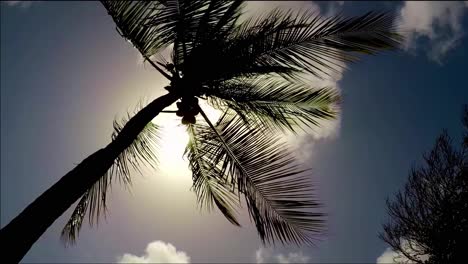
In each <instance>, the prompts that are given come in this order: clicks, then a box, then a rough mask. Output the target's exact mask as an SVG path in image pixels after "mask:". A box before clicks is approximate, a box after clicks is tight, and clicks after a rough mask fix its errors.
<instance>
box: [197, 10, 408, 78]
mask: <svg viewBox="0 0 468 264" xmlns="http://www.w3.org/2000/svg"><path fill="white" fill-rule="evenodd" d="M393 22H394V16H393V15H392V14H390V13H374V12H369V13H367V14H366V15H363V16H358V17H351V18H344V17H343V16H341V15H338V16H333V17H330V18H321V17H320V16H318V15H316V14H314V13H312V12H310V11H301V12H297V13H294V12H292V11H281V10H274V11H272V12H271V13H269V14H267V15H265V16H262V17H259V18H256V19H254V18H252V19H249V20H247V21H245V22H243V23H242V24H241V25H239V26H238V27H236V30H235V32H233V34H231V35H230V36H229V39H228V40H226V41H225V47H224V48H223V49H222V50H221V51H220V52H216V56H212V57H210V58H207V59H205V60H204V62H205V63H204V65H206V66H207V67H204V68H203V69H204V71H205V72H206V73H205V75H207V77H205V78H206V79H219V77H218V75H219V73H223V74H224V75H225V76H230V77H238V76H239V75H238V74H237V73H236V71H238V70H239V69H245V68H247V69H248V68H251V67H253V66H254V65H255V66H257V67H259V66H275V67H280V66H282V67H285V68H288V69H290V71H292V72H309V73H311V74H313V75H315V76H318V77H323V75H329V74H330V71H332V72H333V71H338V70H340V69H341V68H343V67H344V63H343V62H353V61H356V60H357V59H358V57H357V56H356V55H357V54H359V53H364V54H375V53H377V52H378V51H382V50H391V49H396V48H398V47H399V46H400V44H401V41H402V37H401V35H399V34H398V33H397V32H396V29H395V27H394V23H393ZM205 57H206V56H205ZM219 67H221V68H219ZM228 72H230V74H227V73H228ZM286 76H287V77H294V76H292V75H291V72H288V73H287V75H286ZM224 80H226V78H224Z"/></svg>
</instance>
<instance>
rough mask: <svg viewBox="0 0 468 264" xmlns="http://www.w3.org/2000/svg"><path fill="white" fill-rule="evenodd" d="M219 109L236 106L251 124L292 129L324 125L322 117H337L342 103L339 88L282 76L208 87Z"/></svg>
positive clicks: (240, 80) (241, 115) (210, 99)
mask: <svg viewBox="0 0 468 264" xmlns="http://www.w3.org/2000/svg"><path fill="white" fill-rule="evenodd" d="M206 95H208V96H209V102H210V103H211V105H212V106H214V107H215V108H217V109H225V108H226V107H228V108H230V109H232V110H234V111H235V112H236V113H237V114H238V115H239V116H240V117H242V119H243V120H244V121H245V122H246V123H247V124H248V123H251V122H254V123H256V124H255V125H262V126H264V127H266V128H270V129H280V130H281V131H284V130H289V131H292V132H295V131H296V129H297V128H303V129H304V128H311V127H314V126H315V127H318V126H320V122H319V121H320V120H330V119H334V118H335V117H336V115H337V107H338V105H339V103H340V95H339V93H338V91H337V90H336V89H335V88H332V87H322V88H311V87H309V86H308V85H307V84H305V83H302V82H298V81H296V82H291V81H289V80H285V79H282V78H272V77H271V76H269V77H263V78H254V79H247V78H242V79H235V80H232V81H228V82H223V83H221V84H220V85H218V86H217V87H212V88H211V89H206Z"/></svg>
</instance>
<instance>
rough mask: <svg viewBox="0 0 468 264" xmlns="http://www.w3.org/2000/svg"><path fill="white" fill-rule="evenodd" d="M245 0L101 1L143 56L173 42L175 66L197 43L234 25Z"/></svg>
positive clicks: (122, 32)
mask: <svg viewBox="0 0 468 264" xmlns="http://www.w3.org/2000/svg"><path fill="white" fill-rule="evenodd" d="M242 2H243V1H234V2H233V1H226V0H222V1H207V0H166V1H162V0H160V1H101V3H102V4H103V6H104V7H105V8H106V10H107V11H108V13H109V15H110V16H111V17H112V18H113V20H114V22H115V23H116V25H117V29H118V31H119V33H120V34H121V35H122V37H124V38H126V39H127V40H129V41H130V42H131V43H132V44H133V45H134V46H135V48H137V49H138V50H139V51H140V52H141V54H142V55H143V57H144V58H146V59H149V58H150V57H151V56H152V55H155V54H156V53H157V52H158V51H160V50H161V49H163V48H165V47H167V46H169V45H170V44H174V48H173V50H174V52H173V62H174V64H175V65H176V66H179V65H181V64H182V63H183V60H184V59H185V57H186V56H187V55H188V54H190V52H191V49H192V48H193V47H195V46H196V44H199V43H202V42H203V40H205V39H208V38H210V37H212V35H213V34H214V35H216V34H220V33H221V32H224V31H225V30H226V29H231V28H232V27H233V25H234V21H235V20H236V19H237V17H238V16H239V14H237V13H239V10H240V8H241V4H242ZM214 29H217V30H214ZM208 33H209V34H208Z"/></svg>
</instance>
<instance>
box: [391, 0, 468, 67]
mask: <svg viewBox="0 0 468 264" xmlns="http://www.w3.org/2000/svg"><path fill="white" fill-rule="evenodd" d="M467 10H468V1H465V2H462V1H438V2H436V1H434V2H432V1H421V2H419V1H406V2H405V3H404V4H403V6H402V8H401V9H400V12H399V17H398V19H397V22H398V25H399V26H400V27H401V29H402V30H403V31H404V32H405V34H406V36H407V39H406V43H405V46H404V48H405V49H406V50H407V51H410V52H415V51H416V50H418V49H420V48H423V49H424V50H425V51H426V53H427V56H428V57H429V59H430V60H433V61H435V62H437V63H439V64H442V61H443V59H444V57H445V56H446V55H447V53H448V52H449V51H451V50H453V49H454V48H455V47H456V46H457V44H458V43H459V42H460V39H461V38H462V37H463V36H464V31H463V28H462V19H463V16H464V15H465V13H466V11H467ZM421 41H428V43H426V44H424V45H423V43H421Z"/></svg>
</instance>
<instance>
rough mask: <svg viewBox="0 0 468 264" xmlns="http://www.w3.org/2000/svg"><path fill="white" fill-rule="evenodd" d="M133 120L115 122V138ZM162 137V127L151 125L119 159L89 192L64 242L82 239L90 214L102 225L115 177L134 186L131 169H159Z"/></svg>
mask: <svg viewBox="0 0 468 264" xmlns="http://www.w3.org/2000/svg"><path fill="white" fill-rule="evenodd" d="M129 119H130V116H128V119H124V120H122V122H121V123H118V122H116V121H114V132H113V134H112V139H114V138H115V137H116V136H117V135H118V133H119V132H120V131H121V130H122V128H123V127H124V124H125V123H126V122H127V120H129ZM159 138H160V135H159V129H158V126H157V125H155V124H153V123H151V122H150V123H148V124H147V125H146V127H145V128H144V129H143V131H142V132H141V133H140V134H139V135H138V137H137V138H136V139H135V140H134V141H133V142H132V144H131V145H130V146H129V147H128V148H127V149H125V151H123V152H122V153H121V154H120V155H119V156H118V157H117V159H116V160H115V161H114V164H113V165H112V167H111V168H110V169H109V170H108V171H107V172H106V173H105V174H104V175H103V176H102V177H101V178H100V179H99V180H98V181H97V182H96V183H95V184H94V185H93V186H92V187H91V188H90V189H88V190H87V191H86V193H85V194H84V195H83V196H82V197H81V199H80V201H79V202H78V204H77V206H76V208H75V210H74V211H73V213H72V215H71V216H70V219H69V220H68V222H67V224H66V225H65V227H64V228H63V230H62V232H61V239H62V241H63V242H64V243H65V244H73V243H74V242H75V240H76V239H77V238H78V234H79V231H80V229H81V226H82V224H83V220H84V218H85V216H86V214H88V220H89V223H90V225H91V226H92V225H93V224H94V223H98V221H99V216H100V215H101V214H104V216H105V215H106V212H107V205H106V204H107V192H108V191H109V190H110V187H111V183H112V180H113V179H114V177H117V178H118V180H119V182H120V183H121V184H123V185H124V186H128V185H130V184H131V178H130V168H133V169H134V170H136V171H138V172H141V171H140V166H141V165H142V164H147V165H149V166H150V167H152V168H155V167H156V165H157V162H158V159H157V156H156V151H157V149H158V147H157V146H158V141H159Z"/></svg>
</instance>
